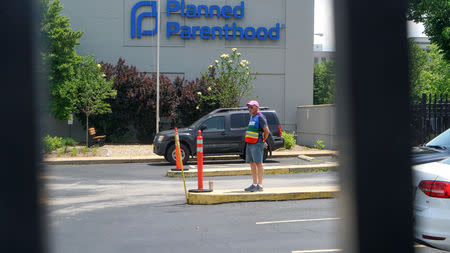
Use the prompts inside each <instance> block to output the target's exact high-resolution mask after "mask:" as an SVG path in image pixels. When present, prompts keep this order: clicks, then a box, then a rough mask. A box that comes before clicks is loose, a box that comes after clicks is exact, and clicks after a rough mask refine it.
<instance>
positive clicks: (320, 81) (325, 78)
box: [313, 60, 336, 105]
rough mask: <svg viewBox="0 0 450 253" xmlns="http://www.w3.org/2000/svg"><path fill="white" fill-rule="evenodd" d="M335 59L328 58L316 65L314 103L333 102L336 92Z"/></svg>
mask: <svg viewBox="0 0 450 253" xmlns="http://www.w3.org/2000/svg"><path fill="white" fill-rule="evenodd" d="M335 83H336V79H335V74H334V61H332V60H328V61H325V62H319V63H316V64H315V65H314V98H313V99H314V104H315V105H318V104H332V103H334V94H335V90H336V88H335Z"/></svg>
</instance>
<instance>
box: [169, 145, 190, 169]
mask: <svg viewBox="0 0 450 253" xmlns="http://www.w3.org/2000/svg"><path fill="white" fill-rule="evenodd" d="M180 148H181V160H183V164H186V163H187V161H188V160H189V149H188V148H187V147H186V146H185V145H184V144H180ZM164 157H165V158H166V160H167V161H168V162H169V163H171V164H177V154H176V148H175V144H172V145H171V146H170V147H169V148H168V149H167V152H166V155H165V156H164Z"/></svg>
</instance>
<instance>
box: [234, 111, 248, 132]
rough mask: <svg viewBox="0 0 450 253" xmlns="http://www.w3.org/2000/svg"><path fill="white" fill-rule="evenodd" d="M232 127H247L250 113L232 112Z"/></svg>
mask: <svg viewBox="0 0 450 253" xmlns="http://www.w3.org/2000/svg"><path fill="white" fill-rule="evenodd" d="M230 118H231V128H232V129H233V128H245V127H247V126H248V122H249V121H250V116H249V114H248V113H235V114H231V117H230Z"/></svg>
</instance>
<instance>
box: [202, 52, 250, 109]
mask: <svg viewBox="0 0 450 253" xmlns="http://www.w3.org/2000/svg"><path fill="white" fill-rule="evenodd" d="M241 57H242V54H241V53H240V52H238V51H237V49H236V48H232V49H231V53H230V54H226V53H223V54H221V55H220V56H219V59H216V60H214V62H213V64H212V65H209V66H208V71H207V72H206V73H203V74H202V77H203V78H204V79H205V80H206V83H207V86H208V87H209V88H208V94H202V95H199V96H201V101H202V102H203V103H207V104H208V105H211V106H215V107H216V106H219V107H237V106H239V104H240V102H241V100H242V99H244V98H246V97H249V96H250V94H251V91H252V90H253V85H252V82H253V81H254V80H255V76H254V75H251V68H250V62H249V61H247V60H245V59H241Z"/></svg>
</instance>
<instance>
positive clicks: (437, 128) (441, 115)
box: [411, 94, 450, 146]
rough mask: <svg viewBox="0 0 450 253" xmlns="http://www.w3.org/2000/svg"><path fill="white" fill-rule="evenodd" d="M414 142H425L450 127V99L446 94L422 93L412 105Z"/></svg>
mask: <svg viewBox="0 0 450 253" xmlns="http://www.w3.org/2000/svg"><path fill="white" fill-rule="evenodd" d="M411 125H412V135H413V136H412V137H413V139H412V144H413V146H415V145H420V144H424V143H426V142H428V141H430V140H431V139H433V138H434V137H435V136H437V135H439V134H440V133H442V132H444V131H445V130H447V129H448V128H449V127H450V101H449V100H448V94H446V95H442V94H441V95H439V96H438V95H434V96H433V95H431V94H430V95H427V94H422V101H421V102H420V103H418V104H413V105H412V122H411Z"/></svg>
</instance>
